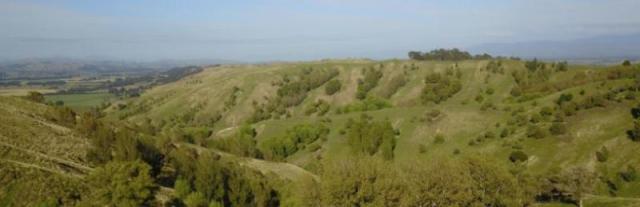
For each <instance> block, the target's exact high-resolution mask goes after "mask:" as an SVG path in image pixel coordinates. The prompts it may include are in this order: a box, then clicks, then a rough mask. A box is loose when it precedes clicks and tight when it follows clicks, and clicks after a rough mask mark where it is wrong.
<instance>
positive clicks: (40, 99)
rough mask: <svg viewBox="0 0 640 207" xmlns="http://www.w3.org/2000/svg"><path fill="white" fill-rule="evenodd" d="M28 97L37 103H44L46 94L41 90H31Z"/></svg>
mask: <svg viewBox="0 0 640 207" xmlns="http://www.w3.org/2000/svg"><path fill="white" fill-rule="evenodd" d="M26 99H27V100H29V101H33V102H36V103H44V95H42V94H41V93H40V92H37V91H29V94H28V95H27V96H26Z"/></svg>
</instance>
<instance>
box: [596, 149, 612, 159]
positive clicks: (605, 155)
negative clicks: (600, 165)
mask: <svg viewBox="0 0 640 207" xmlns="http://www.w3.org/2000/svg"><path fill="white" fill-rule="evenodd" d="M596 159H598V162H606V161H607V159H609V150H608V149H607V147H605V146H602V148H600V150H599V151H596Z"/></svg>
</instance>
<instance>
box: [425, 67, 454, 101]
mask: <svg viewBox="0 0 640 207" xmlns="http://www.w3.org/2000/svg"><path fill="white" fill-rule="evenodd" d="M461 89H462V84H461V82H460V80H457V79H454V78H451V77H450V76H447V75H441V74H440V73H431V74H429V75H427V76H426V78H425V86H424V88H423V89H422V94H421V95H420V99H421V100H422V103H424V104H426V103H429V102H433V103H436V104H438V103H440V102H443V101H446V100H447V99H449V98H450V97H451V96H453V95H454V94H456V93H458V92H459V91H460V90H461Z"/></svg>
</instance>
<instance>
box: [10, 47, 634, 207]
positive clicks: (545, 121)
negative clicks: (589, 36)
mask: <svg viewBox="0 0 640 207" xmlns="http://www.w3.org/2000/svg"><path fill="white" fill-rule="evenodd" d="M438 54H439V53H438V52H437V51H436V52H433V53H424V54H422V53H413V55H411V54H410V56H411V57H412V59H411V60H386V61H373V60H360V59H351V60H325V61H312V62H296V63H273V64H264V65H226V66H218V67H210V68H205V69H204V70H202V71H198V72H195V73H191V74H188V75H186V76H184V77H182V78H180V79H177V80H175V81H171V82H163V83H162V84H157V85H155V86H153V87H150V88H148V89H147V90H144V91H143V92H142V94H140V96H131V97H121V98H119V99H120V100H117V98H116V97H115V96H114V95H112V94H108V93H90V94H60V95H45V96H44V99H42V98H39V97H38V95H37V93H33V94H30V95H29V96H26V97H24V98H18V97H0V98H1V99H0V103H1V104H3V107H2V111H1V112H2V113H4V114H2V116H1V117H3V119H4V120H2V122H1V124H0V127H3V128H6V129H7V130H2V132H1V133H0V135H2V137H3V140H4V141H3V143H2V144H3V145H2V147H3V148H2V149H4V150H5V152H7V153H9V154H7V155H3V157H2V159H3V162H4V164H3V165H2V166H5V168H7V169H5V170H7V172H11V173H17V172H19V171H20V169H24V170H28V172H32V173H34V174H19V176H21V178H24V179H28V178H29V177H30V176H33V177H39V176H42V175H44V174H51V175H56V176H60V179H71V180H74V182H76V181H78V182H80V181H82V180H86V181H87V182H88V183H89V184H88V185H90V186H89V187H90V189H92V190H89V191H87V193H81V192H82V189H84V187H86V186H84V187H83V186H82V185H81V186H75V184H74V185H72V186H61V187H60V189H65V188H68V189H73V190H76V191H78V195H77V197H74V196H73V195H64V194H61V192H63V191H55V189H56V188H52V190H51V191H43V192H40V193H43V195H40V194H33V195H29V196H35V195H38V196H40V198H43V199H36V200H29V201H21V200H16V198H17V197H18V196H21V195H22V194H21V193H22V191H24V190H20V189H23V187H20V186H25V185H24V184H25V183H29V182H26V181H25V182H24V183H23V182H19V181H18V182H16V180H14V179H9V181H7V180H6V179H5V180H4V181H3V179H1V178H2V177H0V181H2V182H3V183H2V184H5V185H3V186H8V187H4V188H3V192H5V193H4V194H0V198H2V199H0V202H3V203H5V204H14V203H15V204H34V203H31V201H34V202H35V201H38V202H44V203H46V202H54V203H61V204H81V205H84V204H98V203H100V202H107V203H109V202H115V201H113V200H111V201H104V200H100V199H102V198H104V196H105V195H104V194H101V192H118V193H123V194H127V195H128V194H134V195H130V196H129V197H128V200H127V202H132V203H134V204H135V205H143V204H154V205H156V204H157V205H160V204H161V203H170V202H178V203H184V204H187V205H190V203H192V202H202V203H214V204H211V205H224V206H236V205H240V204H242V203H244V204H248V205H251V206H253V205H256V206H274V205H282V206H315V205H319V206H344V205H347V206H350V205H374V206H378V205H379V206H421V205H425V204H429V205H432V204H433V205H437V206H456V205H457V206H473V205H481V206H527V205H533V206H572V205H584V206H633V205H640V191H639V190H638V189H640V180H638V179H637V178H636V176H637V173H636V170H637V169H638V167H640V157H638V156H636V155H637V152H638V151H639V150H640V142H638V140H640V138H638V137H640V135H638V134H640V125H638V124H637V122H638V120H637V118H638V117H639V116H640V112H638V111H640V109H639V108H636V107H637V106H638V102H637V99H636V97H637V96H638V95H640V94H639V90H638V89H639V88H640V85H638V83H640V79H639V78H640V66H639V65H609V66H596V65H571V64H567V63H566V62H543V61H538V60H519V59H515V58H494V57H490V56H489V57H485V56H476V57H466V56H462V57H461V58H460V59H445V60H442V59H438V60H433V58H434V57H437V55H438ZM463 54H464V53H463ZM114 100H115V101H114ZM58 101H62V102H64V104H55V103H56V102H58ZM105 102H110V103H111V104H110V105H106V106H105V107H99V108H92V107H94V106H98V105H101V104H102V103H105ZM46 103H49V104H46ZM27 122H29V123H27ZM14 123H18V124H14ZM636 133H637V134H636ZM45 137H46V140H49V141H51V140H52V139H53V140H55V139H60V140H59V141H55V142H53V141H51V142H52V143H50V144H46V145H45V144H44V143H43V142H44V141H41V140H42V139H43V138H45ZM84 137H86V138H84ZM49 141H46V142H49ZM41 144H42V145H41ZM74 145H78V146H76V147H73V150H65V149H66V147H70V146H74ZM44 146H47V147H44ZM49 146H56V147H54V148H50V147H49ZM43 147H44V148H43ZM42 156H47V157H49V158H48V159H40V157H42ZM61 166H63V167H61ZM64 166H66V167H64ZM127 171H137V172H141V174H136V175H127V174H126V172H127ZM120 173H122V175H121V174H120ZM16 175H18V174H16ZM111 175H113V176H124V177H127V176H133V177H130V178H128V179H133V180H134V181H131V182H129V181H123V182H117V183H113V185H111V186H106V187H105V186H101V185H104V184H105V183H106V182H107V181H108V177H109V176H111ZM105 176H106V177H105ZM125 180H126V179H125ZM74 182H72V183H74ZM133 182H134V183H135V184H134V183H133ZM224 183H227V184H224ZM40 185H41V187H44V186H48V185H55V186H57V185H58V184H57V183H56V182H54V181H51V182H49V181H46V182H42V183H40ZM120 187H130V188H135V189H133V190H131V191H129V192H120V191H119V190H120ZM98 189H99V190H98ZM461 189H466V191H460V190H461ZM74 192H75V191H74ZM136 192H144V193H142V194H136ZM435 192H441V193H435ZM480 192H483V193H480ZM405 195H415V196H405ZM240 198H242V199H240ZM238 199H240V200H238ZM38 202H36V203H38Z"/></svg>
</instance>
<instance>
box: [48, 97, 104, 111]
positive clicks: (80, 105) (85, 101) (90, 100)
mask: <svg viewBox="0 0 640 207" xmlns="http://www.w3.org/2000/svg"><path fill="white" fill-rule="evenodd" d="M114 98H115V96H113V95H112V94H110V93H87V94H56V95H46V96H45V99H46V100H47V101H52V102H54V103H55V102H57V101H63V102H64V105H65V106H69V107H71V108H72V109H74V110H78V111H83V110H87V109H90V108H91V107H96V106H99V105H100V104H102V103H104V102H107V101H110V100H112V99H114Z"/></svg>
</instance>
